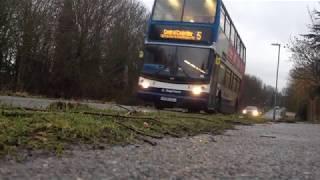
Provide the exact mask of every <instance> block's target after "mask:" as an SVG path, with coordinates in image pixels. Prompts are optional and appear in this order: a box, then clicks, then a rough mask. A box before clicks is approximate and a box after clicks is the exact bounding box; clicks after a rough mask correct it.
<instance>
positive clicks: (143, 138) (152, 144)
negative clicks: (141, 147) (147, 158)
mask: <svg viewBox="0 0 320 180" xmlns="http://www.w3.org/2000/svg"><path fill="white" fill-rule="evenodd" d="M136 138H137V139H138V140H141V141H143V142H145V143H148V144H150V145H151V146H156V145H157V144H158V143H157V142H154V141H151V140H149V139H147V138H145V137H143V136H137V137H136Z"/></svg>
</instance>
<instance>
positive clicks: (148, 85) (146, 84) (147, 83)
mask: <svg viewBox="0 0 320 180" xmlns="http://www.w3.org/2000/svg"><path fill="white" fill-rule="evenodd" d="M141 87H142V88H143V89H148V88H149V87H150V83H149V82H148V81H143V82H142V83H141Z"/></svg>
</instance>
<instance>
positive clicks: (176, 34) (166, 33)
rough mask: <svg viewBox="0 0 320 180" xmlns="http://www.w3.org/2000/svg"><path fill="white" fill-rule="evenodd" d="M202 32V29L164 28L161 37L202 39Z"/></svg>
mask: <svg viewBox="0 0 320 180" xmlns="http://www.w3.org/2000/svg"><path fill="white" fill-rule="evenodd" d="M202 34H203V33H202V32H201V31H188V30H172V29H163V31H162V32H161V34H160V37H161V38H163V39H179V40H192V41H201V40H202Z"/></svg>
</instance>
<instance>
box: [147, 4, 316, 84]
mask: <svg viewBox="0 0 320 180" xmlns="http://www.w3.org/2000/svg"><path fill="white" fill-rule="evenodd" d="M142 1H143V2H144V3H145V4H146V6H147V7H148V8H149V9H150V10H151V7H152V5H153V2H154V0H142ZM224 3H225V5H226V8H227V10H228V12H229V14H230V16H231V18H232V19H233V22H234V23H235V26H236V28H237V30H238V32H239V34H240V36H241V37H242V39H243V41H244V44H245V45H246V47H247V66H246V67H247V68H246V73H248V74H252V75H255V76H257V77H259V78H260V79H262V80H263V81H264V83H266V84H268V85H272V86H275V79H276V67H277V55H278V54H277V52H278V51H277V48H276V47H273V46H271V43H275V42H276V43H281V44H282V45H286V44H288V43H289V42H290V40H291V39H292V38H293V37H295V36H299V34H304V33H306V32H308V25H309V24H310V16H309V13H308V12H309V10H310V11H312V10H314V9H315V8H317V9H320V8H319V7H320V5H319V3H318V2H316V1H307V0H305V1H303V0H300V1H297V0H224ZM281 51H282V52H281V62H280V71H279V88H280V89H282V88H284V87H285V86H286V84H287V79H288V73H289V70H290V68H291V63H290V61H289V58H290V53H289V51H288V50H287V49H284V48H282V49H281Z"/></svg>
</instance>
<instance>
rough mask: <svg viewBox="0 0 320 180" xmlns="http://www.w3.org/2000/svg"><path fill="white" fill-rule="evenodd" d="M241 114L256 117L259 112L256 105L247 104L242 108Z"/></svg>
mask: <svg viewBox="0 0 320 180" xmlns="http://www.w3.org/2000/svg"><path fill="white" fill-rule="evenodd" d="M242 114H243V115H247V116H253V117H257V116H260V115H261V113H260V112H259V109H258V108H257V107H256V106H247V107H246V108H244V109H243V110H242Z"/></svg>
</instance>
